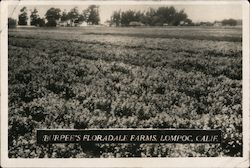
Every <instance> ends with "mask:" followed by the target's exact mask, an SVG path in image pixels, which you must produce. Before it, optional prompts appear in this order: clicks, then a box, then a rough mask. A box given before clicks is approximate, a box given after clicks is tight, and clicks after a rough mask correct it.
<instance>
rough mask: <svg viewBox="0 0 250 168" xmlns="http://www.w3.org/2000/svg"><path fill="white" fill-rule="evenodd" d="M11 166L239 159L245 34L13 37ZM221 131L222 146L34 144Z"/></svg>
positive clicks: (91, 32)
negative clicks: (60, 132) (53, 161)
mask: <svg viewBox="0 0 250 168" xmlns="http://www.w3.org/2000/svg"><path fill="white" fill-rule="evenodd" d="M8 33H9V38H8V66H9V71H8V77H9V78H8V80H9V81H8V82H9V83H8V85H9V157H10V158H17V157H25V158H38V157H39V158H44V157H48V158H61V157H62V158H67V157H77V158H79V157H83V158H85V157H217V156H234V157H239V156H242V105H241V103H242V42H241V41H242V40H241V39H242V31H241V29H239V28H235V29H233V28H194V27H185V28H181V27H178V28H175V27H169V28H104V27H95V28H93V27H87V28H55V29H48V28H31V29H21V28H20V29H9V32H8ZM87 128H175V129H178V128H186V129H221V130H222V132H223V134H222V135H223V142H222V143H221V144H163V143H161V144H92V145H86V144H50V145H38V144H36V129H87Z"/></svg>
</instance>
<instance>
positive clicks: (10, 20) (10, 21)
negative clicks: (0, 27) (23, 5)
mask: <svg viewBox="0 0 250 168" xmlns="http://www.w3.org/2000/svg"><path fill="white" fill-rule="evenodd" d="M15 27H16V20H15V19H13V18H8V28H15Z"/></svg>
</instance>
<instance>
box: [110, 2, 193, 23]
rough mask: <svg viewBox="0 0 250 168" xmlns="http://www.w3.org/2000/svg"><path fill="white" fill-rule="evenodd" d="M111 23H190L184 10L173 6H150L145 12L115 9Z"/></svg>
mask: <svg viewBox="0 0 250 168" xmlns="http://www.w3.org/2000/svg"><path fill="white" fill-rule="evenodd" d="M111 22H112V24H114V25H116V26H120V25H122V26H128V25H129V24H130V22H141V23H143V24H145V25H149V26H163V25H164V24H167V25H173V26H177V25H180V24H181V22H186V23H187V24H192V21H191V20H190V19H188V16H187V14H186V13H185V12H184V10H180V11H177V10H176V9H175V8H174V7H173V6H171V7H159V8H158V9H153V8H150V9H149V10H148V11H146V12H141V11H133V10H127V11H123V12H121V11H115V12H114V13H113V14H112V16H111Z"/></svg>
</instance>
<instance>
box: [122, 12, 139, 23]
mask: <svg viewBox="0 0 250 168" xmlns="http://www.w3.org/2000/svg"><path fill="white" fill-rule="evenodd" d="M133 21H136V18H135V11H132V10H128V11H125V12H122V14H121V24H122V25H123V26H128V25H129V23H130V22H133Z"/></svg>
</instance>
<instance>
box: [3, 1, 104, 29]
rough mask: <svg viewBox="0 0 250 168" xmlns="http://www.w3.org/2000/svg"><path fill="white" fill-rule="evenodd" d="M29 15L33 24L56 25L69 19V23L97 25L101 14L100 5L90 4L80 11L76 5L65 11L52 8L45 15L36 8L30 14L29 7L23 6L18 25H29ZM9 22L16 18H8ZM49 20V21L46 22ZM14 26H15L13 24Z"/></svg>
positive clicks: (13, 21) (14, 22)
mask: <svg viewBox="0 0 250 168" xmlns="http://www.w3.org/2000/svg"><path fill="white" fill-rule="evenodd" d="M28 17H29V18H30V25H32V26H39V27H43V26H49V27H55V26H56V25H57V24H58V22H59V21H61V22H65V21H69V24H71V26H72V23H76V22H77V23H79V22H87V23H88V24H91V25H97V24H99V22H100V16H99V6H97V5H90V6H89V7H88V8H87V9H85V10H83V11H81V12H80V11H79V10H78V8H77V7H74V8H73V9H71V10H70V11H69V12H67V11H66V10H64V11H63V12H62V11H61V9H59V8H54V7H52V8H50V9H48V10H47V11H46V13H45V16H44V17H40V16H39V14H38V10H37V9H36V8H35V9H33V10H32V11H31V14H30V16H28V9H27V8H26V7H23V8H22V9H21V10H20V14H19V15H18V22H17V24H18V25H22V26H24V25H28V20H29V19H28ZM8 21H9V24H10V23H11V25H13V24H16V21H15V20H14V19H11V18H9V19H8ZM45 21H47V22H45ZM12 27H13V26H12Z"/></svg>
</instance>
